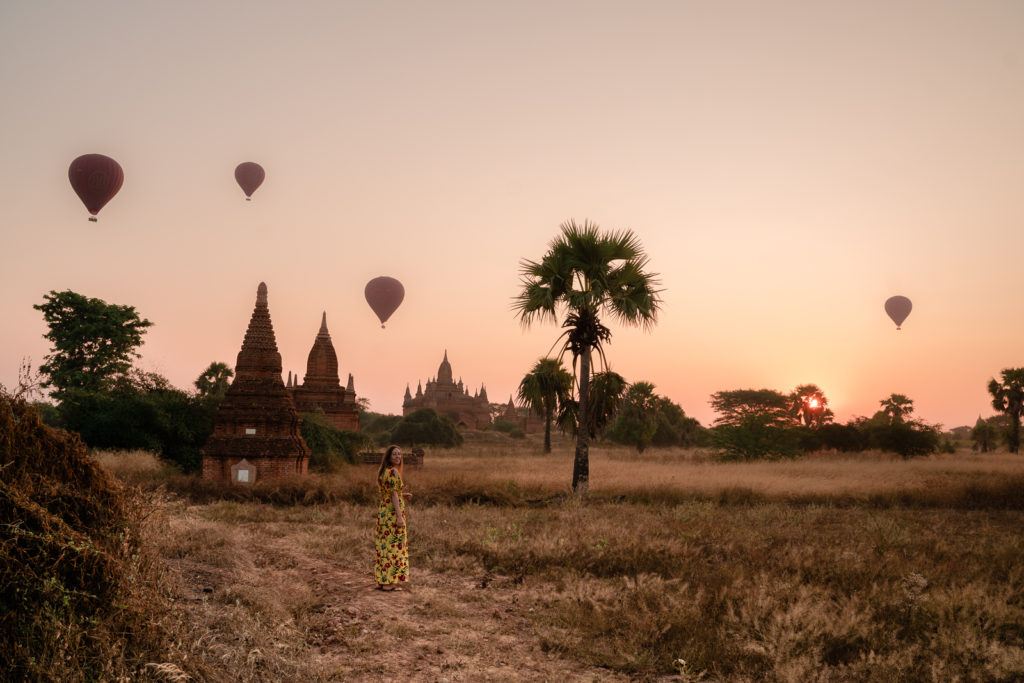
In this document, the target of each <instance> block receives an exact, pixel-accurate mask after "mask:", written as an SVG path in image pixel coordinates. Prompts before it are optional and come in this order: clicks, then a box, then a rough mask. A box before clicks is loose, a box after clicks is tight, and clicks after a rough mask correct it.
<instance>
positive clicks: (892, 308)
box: [885, 296, 914, 330]
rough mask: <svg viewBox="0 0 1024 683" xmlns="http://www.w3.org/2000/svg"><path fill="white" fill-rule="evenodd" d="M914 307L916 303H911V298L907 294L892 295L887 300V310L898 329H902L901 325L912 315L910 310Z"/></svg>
mask: <svg viewBox="0 0 1024 683" xmlns="http://www.w3.org/2000/svg"><path fill="white" fill-rule="evenodd" d="M913 307H914V304H912V303H910V299H908V298H907V297H905V296H891V297H889V298H888V299H886V300H885V312H886V313H888V314H889V317H890V318H892V321H893V322H894V323H896V329H897V330H898V329H901V328H900V325H902V324H903V321H904V320H906V319H907V316H908V315H910V310H911V309H912V308H913Z"/></svg>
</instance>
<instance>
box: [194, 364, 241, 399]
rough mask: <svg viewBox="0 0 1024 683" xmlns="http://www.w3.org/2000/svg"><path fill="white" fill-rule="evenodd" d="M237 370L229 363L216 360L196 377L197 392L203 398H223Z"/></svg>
mask: <svg viewBox="0 0 1024 683" xmlns="http://www.w3.org/2000/svg"><path fill="white" fill-rule="evenodd" d="M234 376H235V371H234V370H232V369H231V367H230V366H228V364H227V363H220V362H217V361H214V362H213V363H210V365H209V366H207V368H206V369H205V370H203V373H202V374H201V375H199V377H197V378H196V381H195V383H194V384H195V387H196V393H197V394H199V396H200V397H202V398H213V399H216V400H218V401H219V400H221V399H223V398H224V394H226V393H227V391H228V387H229V386H231V378H232V377H234Z"/></svg>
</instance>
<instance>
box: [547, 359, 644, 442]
mask: <svg viewBox="0 0 1024 683" xmlns="http://www.w3.org/2000/svg"><path fill="white" fill-rule="evenodd" d="M628 387H629V382H627V381H626V379H625V378H624V377H623V376H622V375H620V374H619V373H617V372H613V371H611V370H606V371H605V372H595V373H594V374H593V376H592V377H591V379H590V409H589V410H588V412H587V420H588V421H589V423H590V425H589V429H588V430H587V434H588V436H589V438H591V439H596V438H597V437H598V436H600V435H601V434H602V433H603V432H604V430H605V429H606V428H607V427H608V425H609V424H611V422H612V420H613V419H614V418H615V415H616V413H617V412H618V409H619V405H620V404H621V403H622V397H623V395H624V394H625V393H626V389H627V388H628ZM578 409H579V403H577V402H576V400H575V399H571V398H570V399H568V400H566V401H565V402H564V403H563V404H562V406H561V408H560V410H559V411H558V428H559V429H561V430H562V431H563V432H569V433H570V434H572V435H573V436H576V435H577V431H578V429H577V427H578V424H579V410H578Z"/></svg>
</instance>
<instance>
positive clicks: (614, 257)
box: [513, 221, 661, 495]
mask: <svg viewBox="0 0 1024 683" xmlns="http://www.w3.org/2000/svg"><path fill="white" fill-rule="evenodd" d="M560 227H561V234H559V235H558V236H557V237H556V238H555V239H553V240H552V241H551V243H550V245H548V252H547V253H546V254H545V255H544V257H543V258H542V259H541V260H540V261H530V260H527V259H524V260H523V261H522V262H521V264H520V275H521V281H522V291H521V292H520V293H519V295H518V296H517V297H516V299H515V303H514V305H513V309H514V310H515V311H516V313H517V315H518V316H519V319H520V321H521V322H522V323H523V325H525V326H529V325H530V324H532V323H533V322H535V321H543V320H546V319H550V320H551V321H552V322H558V320H559V316H560V315H564V318H563V319H562V321H561V322H562V327H563V328H564V329H565V332H563V333H562V335H561V336H560V337H559V340H561V339H562V338H563V337H564V339H565V341H564V344H563V346H562V353H563V354H564V353H566V352H567V351H569V352H572V368H573V374H574V375H575V376H576V379H577V383H578V395H579V414H578V416H577V417H578V419H579V424H581V425H589V424H590V421H589V415H588V411H589V409H590V405H589V399H590V379H591V373H593V372H594V366H593V363H592V360H593V358H592V354H593V353H594V352H595V351H596V352H597V354H598V356H599V357H600V359H601V362H602V365H603V367H605V368H606V369H607V362H605V357H604V344H606V343H608V342H609V341H610V340H611V335H612V333H611V330H609V329H608V328H607V327H605V326H604V325H603V324H602V322H601V319H602V317H606V316H609V315H610V316H611V317H612V318H614V319H616V320H618V321H619V322H620V323H622V324H624V325H632V326H640V327H643V328H649V327H650V326H652V325H653V324H654V323H656V322H657V317H658V310H659V308H660V305H661V300H660V298H659V296H658V294H659V291H658V289H657V286H658V284H659V283H658V280H657V276H656V275H655V274H653V273H648V272H646V268H647V261H648V258H647V255H646V254H645V253H644V250H643V246H642V245H641V244H640V239H639V238H638V237H637V236H636V235H635V234H634V233H633V232H632V231H630V230H617V231H612V232H603V231H602V230H601V229H600V228H599V227H598V226H597V225H595V224H593V223H590V222H588V221H585V222H584V223H583V225H577V224H576V223H575V222H574V221H569V222H567V223H563V224H562V225H561V226H560ZM555 343H556V344H557V343H558V342H557V341H556V342H555ZM589 431H590V430H589V429H580V430H578V433H577V436H576V456H575V458H574V460H573V468H572V488H573V491H575V492H576V493H578V494H581V495H582V494H584V493H586V490H587V484H588V481H589V479H590V439H589V436H590V435H589Z"/></svg>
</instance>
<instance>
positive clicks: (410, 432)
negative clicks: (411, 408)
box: [391, 408, 462, 447]
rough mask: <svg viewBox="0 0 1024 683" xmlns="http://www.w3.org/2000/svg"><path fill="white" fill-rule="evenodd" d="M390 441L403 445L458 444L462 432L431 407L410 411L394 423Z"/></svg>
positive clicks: (448, 445) (460, 440)
mask: <svg viewBox="0 0 1024 683" xmlns="http://www.w3.org/2000/svg"><path fill="white" fill-rule="evenodd" d="M391 442H392V443H396V444H400V445H403V446H406V445H408V446H425V445H432V446H446V447H451V446H459V445H461V444H462V434H459V430H458V429H456V427H455V423H453V422H452V421H451V420H450V419H449V418H447V417H445V416H443V415H438V414H437V411H436V410H433V409H432V408H423V409H422V410H417V411H416V412H413V413H410V414H409V415H406V416H405V417H403V418H402V419H401V421H400V422H399V423H398V424H397V425H395V428H394V429H393V430H392V432H391Z"/></svg>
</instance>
